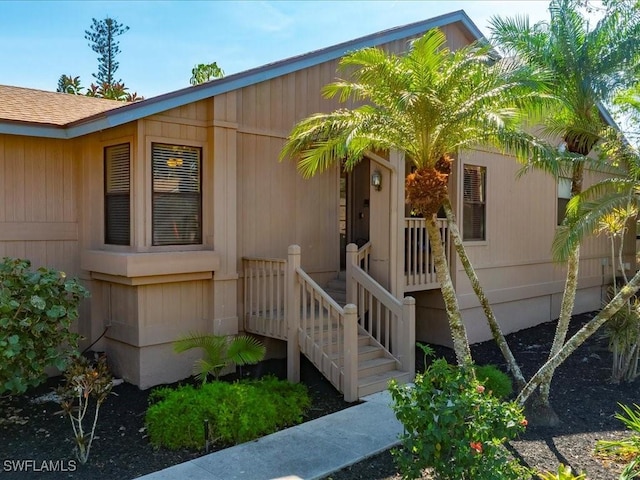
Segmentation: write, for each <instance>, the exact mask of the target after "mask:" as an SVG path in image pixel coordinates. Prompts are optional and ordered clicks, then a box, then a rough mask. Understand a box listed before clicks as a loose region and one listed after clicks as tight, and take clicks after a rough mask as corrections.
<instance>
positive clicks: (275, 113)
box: [268, 77, 285, 133]
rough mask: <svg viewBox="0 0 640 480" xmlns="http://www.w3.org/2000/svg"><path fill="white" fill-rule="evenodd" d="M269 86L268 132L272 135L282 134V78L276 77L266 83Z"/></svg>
mask: <svg viewBox="0 0 640 480" xmlns="http://www.w3.org/2000/svg"><path fill="white" fill-rule="evenodd" d="M268 83H269V84H270V85H271V91H270V93H269V95H270V102H271V103H270V110H271V112H270V120H269V130H271V131H272V132H274V133H276V132H277V133H283V132H284V130H285V128H284V125H283V124H282V116H283V115H282V110H283V105H284V102H283V95H282V77H277V78H274V79H273V80H271V81H270V82H268Z"/></svg>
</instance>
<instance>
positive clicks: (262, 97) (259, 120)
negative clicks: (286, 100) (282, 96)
mask: <svg viewBox="0 0 640 480" xmlns="http://www.w3.org/2000/svg"><path fill="white" fill-rule="evenodd" d="M271 83H272V82H271V81H270V82H261V83H259V84H258V85H256V107H255V108H256V126H257V127H258V128H261V129H267V130H270V129H271V126H270V125H269V121H270V110H271V109H272V108H273V105H272V104H271V89H270V85H271Z"/></svg>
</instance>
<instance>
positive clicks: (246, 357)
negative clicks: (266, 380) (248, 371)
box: [227, 335, 266, 366]
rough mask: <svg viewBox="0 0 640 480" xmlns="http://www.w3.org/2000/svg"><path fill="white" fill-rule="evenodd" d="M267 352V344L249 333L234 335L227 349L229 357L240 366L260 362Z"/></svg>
mask: <svg viewBox="0 0 640 480" xmlns="http://www.w3.org/2000/svg"><path fill="white" fill-rule="evenodd" d="M265 353H266V348H265V346H264V345H263V344H262V343H261V342H260V341H259V340H258V339H257V338H254V337H250V336H248V335H241V336H237V337H234V339H233V340H231V342H230V343H229V348H228V349H227V357H228V358H229V360H230V361H231V362H233V363H234V364H236V365H238V366H242V365H251V364H254V363H258V362H259V361H261V360H262V359H263V358H264V355H265Z"/></svg>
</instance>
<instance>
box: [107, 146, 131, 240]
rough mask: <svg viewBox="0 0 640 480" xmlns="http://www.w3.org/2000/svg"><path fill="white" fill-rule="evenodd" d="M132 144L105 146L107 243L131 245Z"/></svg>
mask: <svg viewBox="0 0 640 480" xmlns="http://www.w3.org/2000/svg"><path fill="white" fill-rule="evenodd" d="M130 168H131V167H130V147H129V144H128V143H122V144H120V145H113V146H110V147H106V148H105V149H104V192H105V194H104V243H107V244H111V245H130V244H131V240H130V228H131V227H130V215H131V213H130V207H129V202H130V194H129V178H130Z"/></svg>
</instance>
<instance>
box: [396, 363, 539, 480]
mask: <svg viewBox="0 0 640 480" xmlns="http://www.w3.org/2000/svg"><path fill="white" fill-rule="evenodd" d="M389 389H390V391H391V396H392V398H393V402H394V404H393V409H394V411H395V414H396V417H397V418H398V420H400V422H401V423H402V424H403V425H404V429H405V433H404V434H403V435H402V436H401V441H402V448H401V449H398V450H395V451H394V457H395V460H396V463H397V465H398V467H399V469H400V471H401V473H402V475H403V478H405V479H415V478H422V477H421V475H422V470H424V469H425V468H428V467H430V468H432V469H433V470H434V473H435V478H438V479H439V480H471V479H473V480H481V479H484V480H488V479H491V480H498V479H513V480H523V479H526V478H529V477H530V474H529V472H528V471H527V470H526V469H525V468H524V467H522V466H521V465H520V464H518V463H517V462H516V461H514V460H511V459H510V458H509V456H508V453H507V452H506V450H505V448H504V443H505V442H507V441H508V440H510V439H512V438H514V437H515V436H516V435H517V434H518V433H519V432H521V431H523V430H524V427H525V426H526V420H525V418H524V416H523V414H522V408H521V407H520V406H519V405H517V404H516V403H515V402H502V401H500V400H499V399H497V398H496V397H495V396H493V395H489V394H488V391H487V390H488V389H485V387H484V386H482V385H481V384H480V383H479V382H478V381H477V380H476V379H475V378H474V375H473V373H472V371H471V370H470V369H464V368H460V367H457V366H453V365H449V364H447V363H446V361H445V360H444V359H439V360H435V361H434V362H433V363H432V364H431V365H430V366H429V368H427V370H426V371H425V373H424V374H418V375H416V379H415V382H414V386H413V387H411V386H407V385H403V386H400V385H398V384H397V383H395V382H391V385H390V388H389Z"/></svg>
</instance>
